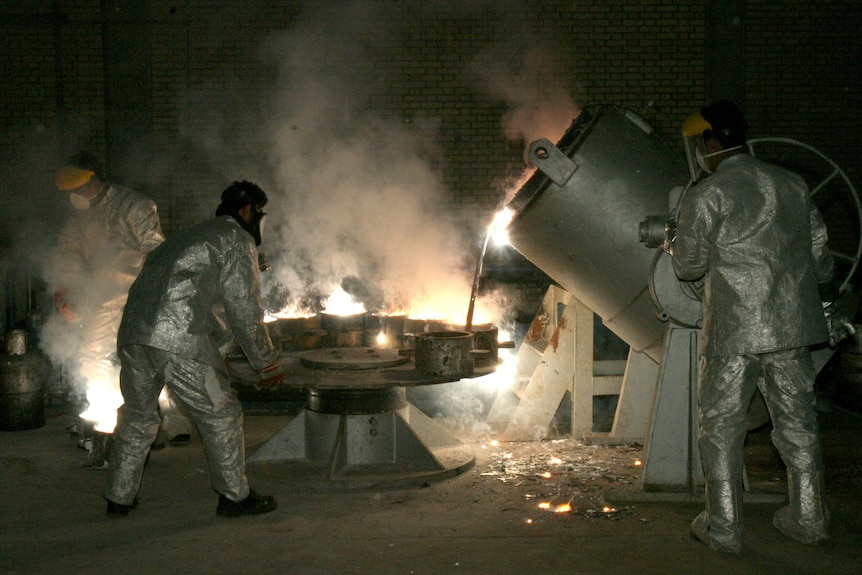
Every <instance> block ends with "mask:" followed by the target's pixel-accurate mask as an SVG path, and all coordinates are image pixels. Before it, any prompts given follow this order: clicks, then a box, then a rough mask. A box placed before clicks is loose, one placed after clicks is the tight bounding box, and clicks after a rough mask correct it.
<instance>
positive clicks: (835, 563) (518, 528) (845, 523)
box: [0, 408, 862, 575]
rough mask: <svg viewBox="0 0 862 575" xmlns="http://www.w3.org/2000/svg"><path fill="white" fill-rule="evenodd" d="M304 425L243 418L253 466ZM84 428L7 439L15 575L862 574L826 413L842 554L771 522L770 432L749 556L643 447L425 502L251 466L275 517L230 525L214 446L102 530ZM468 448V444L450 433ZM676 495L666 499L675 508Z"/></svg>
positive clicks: (5, 565) (760, 453) (510, 460)
mask: <svg viewBox="0 0 862 575" xmlns="http://www.w3.org/2000/svg"><path fill="white" fill-rule="evenodd" d="M290 418H291V416H290V415H247V416H246V423H245V427H246V441H247V445H248V452H249V453H251V452H253V451H254V449H255V447H256V446H259V445H261V444H263V443H264V442H265V441H266V440H267V439H268V438H269V437H271V436H272V435H273V434H274V433H276V432H277V431H278V430H280V429H281V428H283V427H284V426H285V425H286V424H287V422H288V421H289V420H290ZM74 419H75V418H73V417H72V416H70V415H65V414H57V413H52V414H49V417H48V422H47V424H46V425H45V426H44V427H42V428H39V429H34V430H27V431H16V432H3V433H0V441H2V443H0V482H2V488H0V518H2V521H0V573H2V574H13V573H15V574H45V575H47V574H53V573H58V574H60V573H62V574H63V575H69V574H77V573H81V574H84V573H86V574H88V575H101V574H114V573H125V574H137V573H141V574H143V573H146V574H149V575H153V574H161V573H164V574H177V573H206V574H216V573H225V574H235V573H253V574H255V575H262V574H268V573H273V574H282V575H286V574H288V575H289V574H295V575H305V574H309V575H310V574H323V575H336V574H338V575H359V574H382V573H386V574H388V573H393V574H404V575H413V574H416V575H421V574H451V573H470V574H489V575H490V574H495V575H496V574H501V575H502V574H508V573H512V574H514V573H518V574H527V573H530V574H532V573H542V574H556V573H560V574H563V573H565V574H578V575H589V574H598V573H613V574H629V573H631V574H635V573H636V574H638V575H648V574H675V573H686V574H689V573H691V574H695V573H696V574H701V575H709V574H716V575H717V574H721V575H733V574H749V575H750V574H764V575H766V574H769V575H775V574H780V575H797V574H798V575H802V574H808V573H811V574H814V573H816V574H818V575H827V574H836V575H838V574H840V575H849V574H853V573H860V572H862V545H860V543H862V489H860V487H862V464H860V456H862V447H860V445H862V443H860V440H862V419H860V416H859V415H858V414H856V413H854V412H852V411H848V410H846V409H841V408H833V409H831V410H829V411H828V412H825V413H821V422H822V426H823V429H824V441H825V451H826V456H827V487H828V504H829V506H830V509H831V512H832V521H833V524H832V530H831V532H832V539H831V540H830V541H829V542H828V544H826V545H824V546H820V547H805V546H801V545H798V544H796V543H794V542H792V541H789V540H788V539H786V538H784V537H783V536H781V535H780V534H779V533H778V532H777V531H776V530H775V529H774V528H773V527H772V526H771V518H772V513H773V512H774V511H775V509H777V508H778V507H779V505H780V499H781V496H782V494H783V493H784V489H785V487H784V480H783V470H782V467H781V463H780V460H779V459H778V456H777V455H776V453H775V451H774V449H773V448H772V447H771V445H770V443H769V430H768V429H766V430H760V431H756V432H753V433H751V434H750V436H749V440H748V443H747V447H746V465H747V470H748V476H749V484H750V493H749V494H748V495H750V497H747V500H746V504H745V527H746V536H745V541H744V550H743V552H742V553H741V554H739V555H731V556H729V555H720V554H716V553H714V552H712V551H709V550H708V549H707V548H706V547H704V546H703V545H702V544H700V543H698V542H696V541H695V540H693V539H692V538H691V536H690V535H689V529H688V525H689V522H690V521H691V519H692V518H693V517H694V516H695V515H696V514H697V513H698V512H699V511H700V509H701V507H702V503H700V502H698V501H692V500H688V501H687V500H686V498H685V497H681V496H680V494H656V496H653V497H648V496H647V495H648V494H644V493H643V492H642V491H640V490H639V486H638V483H639V465H638V462H639V461H640V457H641V456H642V446H639V445H624V446H602V445H587V444H584V443H582V442H580V441H577V440H574V439H569V438H560V439H548V440H545V441H540V442H529V443H502V444H495V443H494V442H493V441H492V438H491V437H487V436H485V437H463V436H459V437H462V440H463V441H464V442H465V443H467V444H468V445H469V446H471V447H472V448H473V449H474V450H475V453H476V462H475V465H474V466H473V467H472V468H471V469H469V470H468V471H466V472H465V473H463V474H461V475H459V476H457V477H454V478H451V479H446V480H444V481H440V482H436V483H433V484H430V485H427V486H423V487H413V488H407V489H365V490H343V489H341V490H339V489H331V488H327V486H326V485H325V484H324V483H321V484H320V485H318V486H314V485H309V484H308V483H307V482H297V481H292V478H291V477H290V476H279V475H278V474H272V473H262V472H261V471H260V470H259V469H257V468H256V467H255V466H250V467H249V472H248V474H249V478H250V480H251V483H252V485H253V486H254V487H255V489H257V490H258V491H259V492H261V493H264V494H272V495H275V496H276V497H277V499H278V502H279V508H278V509H277V510H276V511H275V512H273V513H271V514H268V515H263V516H257V517H241V518H238V519H224V518H220V517H216V515H215V508H216V503H217V496H216V495H215V494H214V492H212V491H211V490H210V487H209V478H208V475H207V471H206V462H205V458H204V455H203V450H202V447H201V444H200V440H199V438H197V437H193V438H192V441H191V442H190V443H188V444H186V445H178V446H173V445H168V446H166V447H165V448H164V449H160V450H158V451H153V452H152V453H151V456H150V460H149V463H148V466H147V469H146V472H145V476H144V484H143V487H142V489H141V492H140V496H139V499H140V505H139V507H138V508H137V509H136V510H134V511H132V513H131V514H130V515H129V517H126V518H122V519H116V518H111V519H109V518H107V517H106V516H105V502H104V501H103V499H102V497H101V489H102V486H103V483H104V480H105V471H104V470H99V469H88V468H86V467H85V464H86V462H87V452H86V451H84V450H83V449H81V448H79V447H78V446H77V444H76V441H75V439H74V438H72V437H71V436H70V434H69V432H68V429H67V428H68V426H69V425H70V424H71V423H73V422H74ZM453 432H454V433H456V435H457V434H458V431H457V430H453ZM662 495H663V496H662Z"/></svg>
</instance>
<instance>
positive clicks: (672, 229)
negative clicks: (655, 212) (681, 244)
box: [661, 217, 676, 255]
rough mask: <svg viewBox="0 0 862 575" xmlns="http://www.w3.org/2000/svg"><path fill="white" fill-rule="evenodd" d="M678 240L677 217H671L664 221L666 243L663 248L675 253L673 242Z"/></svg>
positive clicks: (669, 252) (671, 253)
mask: <svg viewBox="0 0 862 575" xmlns="http://www.w3.org/2000/svg"><path fill="white" fill-rule="evenodd" d="M675 241H676V219H674V218H673V217H670V218H668V219H667V221H666V222H665V223H664V243H662V246H661V249H663V250H664V251H666V252H667V253H668V254H670V255H673V242H675Z"/></svg>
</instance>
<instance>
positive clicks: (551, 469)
mask: <svg viewBox="0 0 862 575" xmlns="http://www.w3.org/2000/svg"><path fill="white" fill-rule="evenodd" d="M483 448H484V449H489V450H490V456H489V458H488V467H487V470H486V471H484V472H482V475H485V476H492V477H495V478H497V479H499V480H500V481H501V482H504V483H506V484H508V485H510V486H512V487H516V488H522V489H523V490H524V491H523V493H522V496H523V499H524V501H525V503H526V507H525V512H526V513H527V514H528V515H527V516H526V517H525V518H524V523H525V524H527V525H533V524H535V523H537V522H541V521H543V519H542V517H550V515H548V516H546V515H545V513H547V514H551V515H556V516H573V515H579V516H582V517H589V518H598V519H610V520H617V519H622V518H624V517H630V516H635V515H636V513H635V509H634V508H633V507H620V506H617V505H613V504H610V503H608V502H607V501H606V497H612V496H613V493H614V492H616V491H618V490H625V488H626V486H627V485H630V484H634V483H636V482H637V481H638V477H639V470H638V468H637V466H636V465H635V464H634V463H633V462H634V461H636V460H637V458H638V457H639V455H640V448H639V447H635V446H628V445H624V446H596V445H585V444H583V443H582V442H579V441H577V440H575V439H560V440H551V441H542V442H515V443H498V444H496V445H495V444H494V443H493V442H488V443H487V444H486V445H483ZM537 512H539V513H538V514H537ZM541 512H544V513H541ZM638 520H639V521H641V522H644V521H646V520H644V519H640V518H639V519H638Z"/></svg>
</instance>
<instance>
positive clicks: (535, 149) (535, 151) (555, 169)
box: [529, 138, 578, 187]
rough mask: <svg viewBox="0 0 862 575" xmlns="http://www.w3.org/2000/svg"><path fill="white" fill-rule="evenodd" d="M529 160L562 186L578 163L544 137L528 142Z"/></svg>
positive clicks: (576, 168)
mask: <svg viewBox="0 0 862 575" xmlns="http://www.w3.org/2000/svg"><path fill="white" fill-rule="evenodd" d="M529 160H530V164H531V165H532V166H534V167H535V168H537V169H538V170H541V172H542V173H543V174H545V175H546V176H548V177H549V178H551V181H552V182H554V183H555V184H557V185H558V186H560V187H563V186H564V185H565V184H566V182H568V181H569V178H571V177H572V174H574V173H575V172H576V171H577V170H578V164H576V163H575V162H574V161H573V160H572V159H571V158H569V157H568V156H567V155H566V154H564V153H563V152H561V151H560V149H559V148H558V147H557V146H555V145H554V144H553V143H552V142H551V141H550V140H548V139H545V138H542V139H540V140H536V141H535V142H533V143H532V144H530V156H529Z"/></svg>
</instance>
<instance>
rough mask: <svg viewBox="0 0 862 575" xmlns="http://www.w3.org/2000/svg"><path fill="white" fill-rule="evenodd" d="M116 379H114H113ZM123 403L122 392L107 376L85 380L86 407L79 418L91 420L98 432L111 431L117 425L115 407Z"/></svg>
mask: <svg viewBox="0 0 862 575" xmlns="http://www.w3.org/2000/svg"><path fill="white" fill-rule="evenodd" d="M114 381H116V379H114ZM122 404H123V394H122V393H121V392H120V390H119V388H118V386H117V385H116V384H115V383H113V382H112V378H111V377H109V376H104V377H98V378H95V379H90V380H88V381H87V409H85V410H84V412H83V413H81V414H80V417H81V419H85V420H87V421H92V422H93V429H95V430H96V431H98V432H100V433H113V432H114V427H116V426H117V408H119V407H120V406H121V405H122Z"/></svg>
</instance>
